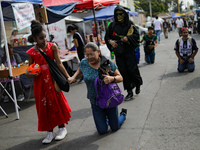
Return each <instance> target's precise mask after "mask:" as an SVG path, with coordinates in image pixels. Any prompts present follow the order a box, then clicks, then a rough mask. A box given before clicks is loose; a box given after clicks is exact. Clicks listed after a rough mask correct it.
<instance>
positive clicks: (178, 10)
mask: <svg viewBox="0 0 200 150" xmlns="http://www.w3.org/2000/svg"><path fill="white" fill-rule="evenodd" d="M178 13H180V5H179V0H178Z"/></svg>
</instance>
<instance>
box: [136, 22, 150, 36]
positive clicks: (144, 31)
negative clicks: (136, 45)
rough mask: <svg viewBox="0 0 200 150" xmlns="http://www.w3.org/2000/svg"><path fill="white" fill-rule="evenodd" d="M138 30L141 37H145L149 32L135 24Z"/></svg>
mask: <svg viewBox="0 0 200 150" xmlns="http://www.w3.org/2000/svg"><path fill="white" fill-rule="evenodd" d="M135 27H136V29H138V31H139V34H140V35H145V34H147V32H148V29H147V28H144V27H142V26H140V25H137V24H135Z"/></svg>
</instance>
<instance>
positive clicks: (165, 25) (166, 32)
mask: <svg viewBox="0 0 200 150" xmlns="http://www.w3.org/2000/svg"><path fill="white" fill-rule="evenodd" d="M168 26H169V23H168V22H167V21H166V19H164V22H163V29H164V36H165V38H166V39H167V38H168Z"/></svg>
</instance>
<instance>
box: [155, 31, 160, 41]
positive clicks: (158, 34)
mask: <svg viewBox="0 0 200 150" xmlns="http://www.w3.org/2000/svg"><path fill="white" fill-rule="evenodd" d="M160 33H161V30H155V34H156V36H157V38H158V42H160Z"/></svg>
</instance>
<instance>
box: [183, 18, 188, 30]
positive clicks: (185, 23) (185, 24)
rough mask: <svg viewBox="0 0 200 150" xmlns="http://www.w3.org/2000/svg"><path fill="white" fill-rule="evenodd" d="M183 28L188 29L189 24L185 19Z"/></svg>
mask: <svg viewBox="0 0 200 150" xmlns="http://www.w3.org/2000/svg"><path fill="white" fill-rule="evenodd" d="M183 27H186V28H187V27H188V23H187V21H186V20H185V17H183Z"/></svg>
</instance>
